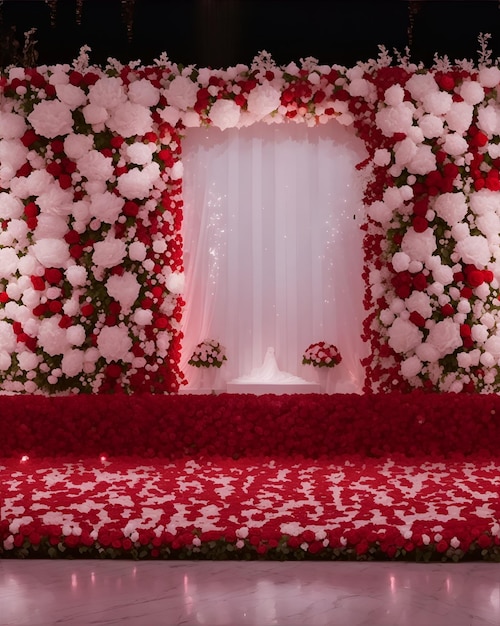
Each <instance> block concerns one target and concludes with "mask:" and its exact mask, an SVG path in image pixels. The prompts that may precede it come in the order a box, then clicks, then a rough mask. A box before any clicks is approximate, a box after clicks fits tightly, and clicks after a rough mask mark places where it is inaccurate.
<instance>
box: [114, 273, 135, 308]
mask: <svg viewBox="0 0 500 626" xmlns="http://www.w3.org/2000/svg"><path fill="white" fill-rule="evenodd" d="M106 290H107V292H108V293H109V295H110V296H111V297H112V298H114V299H115V300H116V301H117V302H119V303H120V306H121V308H122V311H123V313H125V314H127V313H128V312H129V311H130V309H131V307H132V305H133V304H134V302H135V301H136V300H137V298H138V297H139V292H140V290H141V286H140V284H139V283H138V282H137V278H136V277H135V274H132V273H131V272H124V273H123V275H122V276H110V277H109V278H108V280H107V281H106Z"/></svg>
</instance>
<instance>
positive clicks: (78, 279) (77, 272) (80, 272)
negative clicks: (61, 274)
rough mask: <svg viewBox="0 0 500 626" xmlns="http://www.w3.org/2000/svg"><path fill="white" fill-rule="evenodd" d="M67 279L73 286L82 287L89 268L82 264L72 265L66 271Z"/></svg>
mask: <svg viewBox="0 0 500 626" xmlns="http://www.w3.org/2000/svg"><path fill="white" fill-rule="evenodd" d="M65 275H66V280H67V281H68V282H69V283H70V285H71V286H72V287H81V286H83V285H85V282H86V280H87V270H86V269H85V268H84V267H83V266H82V265H70V266H69V267H68V268H67V269H66V271H65Z"/></svg>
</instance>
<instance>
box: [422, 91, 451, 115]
mask: <svg viewBox="0 0 500 626" xmlns="http://www.w3.org/2000/svg"><path fill="white" fill-rule="evenodd" d="M422 103H423V105H424V108H425V110H426V111H427V113H431V114H432V115H444V114H445V113H448V111H449V110H450V109H451V106H452V104H453V98H452V97H451V94H449V93H447V92H445V91H431V92H430V93H426V94H425V95H424V96H423V98H422Z"/></svg>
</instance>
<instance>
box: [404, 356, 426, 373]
mask: <svg viewBox="0 0 500 626" xmlns="http://www.w3.org/2000/svg"><path fill="white" fill-rule="evenodd" d="M421 369H422V361H421V360H420V359H419V358H418V356H416V355H413V356H411V357H409V358H408V359H405V360H404V361H403V362H402V363H401V374H402V375H403V376H404V377H405V378H412V377H413V376H417V374H419V373H420V371H421Z"/></svg>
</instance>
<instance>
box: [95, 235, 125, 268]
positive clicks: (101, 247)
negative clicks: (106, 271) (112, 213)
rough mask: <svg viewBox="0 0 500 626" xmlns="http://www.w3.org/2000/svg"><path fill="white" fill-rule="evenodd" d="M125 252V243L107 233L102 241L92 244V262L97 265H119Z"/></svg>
mask: <svg viewBox="0 0 500 626" xmlns="http://www.w3.org/2000/svg"><path fill="white" fill-rule="evenodd" d="M126 253H127V248H126V246H125V243H124V242H123V241H122V240H121V239H116V238H115V237H114V236H113V235H112V234H108V235H107V236H106V239H104V241H98V242H97V243H95V244H94V253H93V254H92V262H93V263H94V264H95V265H97V266H99V267H115V265H119V264H120V263H121V262H122V261H123V258H124V257H125V255H126Z"/></svg>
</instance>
